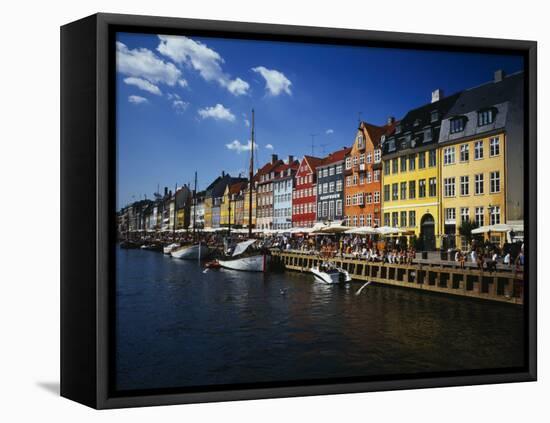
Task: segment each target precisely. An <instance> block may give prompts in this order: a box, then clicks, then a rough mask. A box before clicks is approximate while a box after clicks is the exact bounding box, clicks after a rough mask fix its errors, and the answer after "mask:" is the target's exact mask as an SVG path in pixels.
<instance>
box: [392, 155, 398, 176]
mask: <svg viewBox="0 0 550 423" xmlns="http://www.w3.org/2000/svg"><path fill="white" fill-rule="evenodd" d="M398 168H399V163H398V162H397V159H393V160H392V161H391V173H393V174H394V175H395V174H396V173H397V172H398Z"/></svg>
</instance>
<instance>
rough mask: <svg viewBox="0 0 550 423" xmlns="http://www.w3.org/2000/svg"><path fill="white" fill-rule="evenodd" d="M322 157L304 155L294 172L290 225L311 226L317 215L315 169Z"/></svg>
mask: <svg viewBox="0 0 550 423" xmlns="http://www.w3.org/2000/svg"><path fill="white" fill-rule="evenodd" d="M322 162H323V159H320V158H318V157H313V156H304V158H303V159H302V162H301V163H300V167H299V168H298V172H296V177H295V183H294V190H293V191H292V226H293V227H300V228H304V227H311V226H313V225H314V224H315V221H316V217H317V189H316V186H317V185H316V183H317V174H316V169H317V166H319V165H320V164H321V163H322Z"/></svg>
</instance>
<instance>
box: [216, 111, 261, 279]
mask: <svg viewBox="0 0 550 423" xmlns="http://www.w3.org/2000/svg"><path fill="white" fill-rule="evenodd" d="M251 127H252V129H251V146H250V147H251V148H250V173H249V179H248V183H249V184H250V185H249V190H248V238H249V239H248V240H246V241H243V242H239V243H238V244H237V245H236V247H235V249H234V250H233V254H232V255H231V256H228V257H225V258H222V259H219V260H218V263H219V264H220V266H221V267H224V268H226V269H232V270H241V271H245V272H266V271H267V270H268V267H269V263H270V260H271V256H270V255H269V254H268V253H267V252H266V251H264V250H261V249H254V248H253V247H254V246H255V244H256V242H257V240H256V239H253V238H252V190H253V189H254V185H253V184H254V181H253V179H254V109H252V125H251Z"/></svg>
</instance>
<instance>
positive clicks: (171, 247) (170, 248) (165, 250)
mask: <svg viewBox="0 0 550 423" xmlns="http://www.w3.org/2000/svg"><path fill="white" fill-rule="evenodd" d="M179 246H180V245H179V244H178V243H176V242H173V243H172V244H168V245H165V246H164V247H163V248H162V252H163V253H164V254H167V255H168V254H170V253H171V252H172V251H173V250H175V249H176V248H178V247H179Z"/></svg>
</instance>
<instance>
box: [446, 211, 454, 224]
mask: <svg viewBox="0 0 550 423" xmlns="http://www.w3.org/2000/svg"><path fill="white" fill-rule="evenodd" d="M455 222H456V209H455V208H454V207H453V208H448V209H445V223H450V224H453V223H455Z"/></svg>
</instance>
